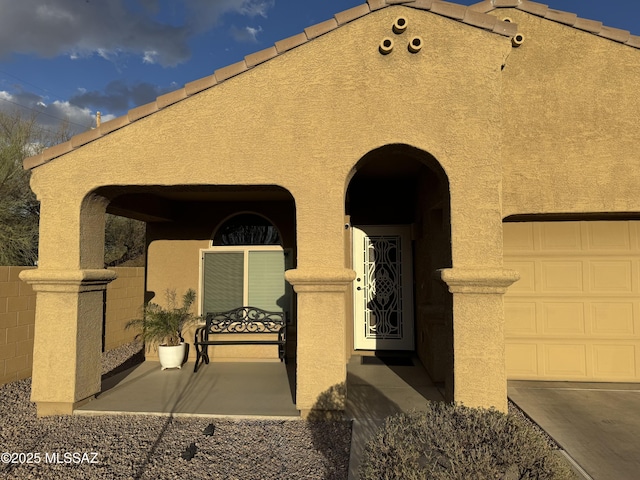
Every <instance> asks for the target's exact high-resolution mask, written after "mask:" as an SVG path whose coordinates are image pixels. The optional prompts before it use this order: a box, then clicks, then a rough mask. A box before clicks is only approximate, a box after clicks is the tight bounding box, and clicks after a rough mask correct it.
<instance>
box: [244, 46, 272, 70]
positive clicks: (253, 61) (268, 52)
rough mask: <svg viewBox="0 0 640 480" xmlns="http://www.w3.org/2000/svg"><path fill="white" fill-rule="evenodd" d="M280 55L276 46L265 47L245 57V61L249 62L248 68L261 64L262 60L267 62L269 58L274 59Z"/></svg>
mask: <svg viewBox="0 0 640 480" xmlns="http://www.w3.org/2000/svg"><path fill="white" fill-rule="evenodd" d="M277 55H278V50H276V47H273V46H271V47H269V48H265V49H264V50H260V51H259V52H256V53H251V54H249V55H247V56H246V57H244V63H246V64H247V68H252V67H255V66H256V65H260V64H261V63H262V62H266V61H267V60H270V59H272V58H273V57H275V56H277Z"/></svg>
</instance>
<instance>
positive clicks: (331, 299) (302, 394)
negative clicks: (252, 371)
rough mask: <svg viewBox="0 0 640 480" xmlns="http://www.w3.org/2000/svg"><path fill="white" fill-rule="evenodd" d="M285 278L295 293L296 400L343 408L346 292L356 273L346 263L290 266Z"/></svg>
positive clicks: (302, 406) (303, 406) (306, 406)
mask: <svg viewBox="0 0 640 480" xmlns="http://www.w3.org/2000/svg"><path fill="white" fill-rule="evenodd" d="M285 278H286V279H287V281H288V282H289V283H291V284H292V285H293V288H294V290H295V291H296V293H297V299H298V339H297V341H298V350H297V372H296V406H297V408H298V410H300V411H301V412H302V414H303V415H305V414H307V413H308V412H309V411H311V410H344V409H345V403H346V383H347V359H346V351H345V342H346V320H347V301H346V300H347V297H346V295H347V292H349V291H350V289H349V286H350V285H351V282H353V280H354V279H355V272H354V271H353V270H350V269H344V268H343V269H339V268H336V269H327V268H322V267H319V268H306V269H296V270H289V271H287V272H286V273H285Z"/></svg>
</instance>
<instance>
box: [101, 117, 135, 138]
mask: <svg viewBox="0 0 640 480" xmlns="http://www.w3.org/2000/svg"><path fill="white" fill-rule="evenodd" d="M129 123H131V122H129V118H128V117H127V116H126V115H123V116H121V117H118V118H114V119H113V120H109V121H108V122H104V123H102V124H100V126H99V127H98V128H97V130H98V131H100V135H106V134H107V133H111V132H113V131H114V130H118V129H119V128H122V127H124V126H125V125H129Z"/></svg>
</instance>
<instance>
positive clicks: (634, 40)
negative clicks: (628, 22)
mask: <svg viewBox="0 0 640 480" xmlns="http://www.w3.org/2000/svg"><path fill="white" fill-rule="evenodd" d="M626 45H629V46H630V47H635V48H640V36H638V35H631V38H630V39H629V40H627V42H626Z"/></svg>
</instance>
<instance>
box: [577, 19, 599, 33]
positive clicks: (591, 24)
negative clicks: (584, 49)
mask: <svg viewBox="0 0 640 480" xmlns="http://www.w3.org/2000/svg"><path fill="white" fill-rule="evenodd" d="M573 26H574V27H575V28H578V29H580V30H584V31H586V32H591V33H600V30H602V22H596V21H595V20H587V19H586V18H578V19H576V23H574V24H573Z"/></svg>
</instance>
